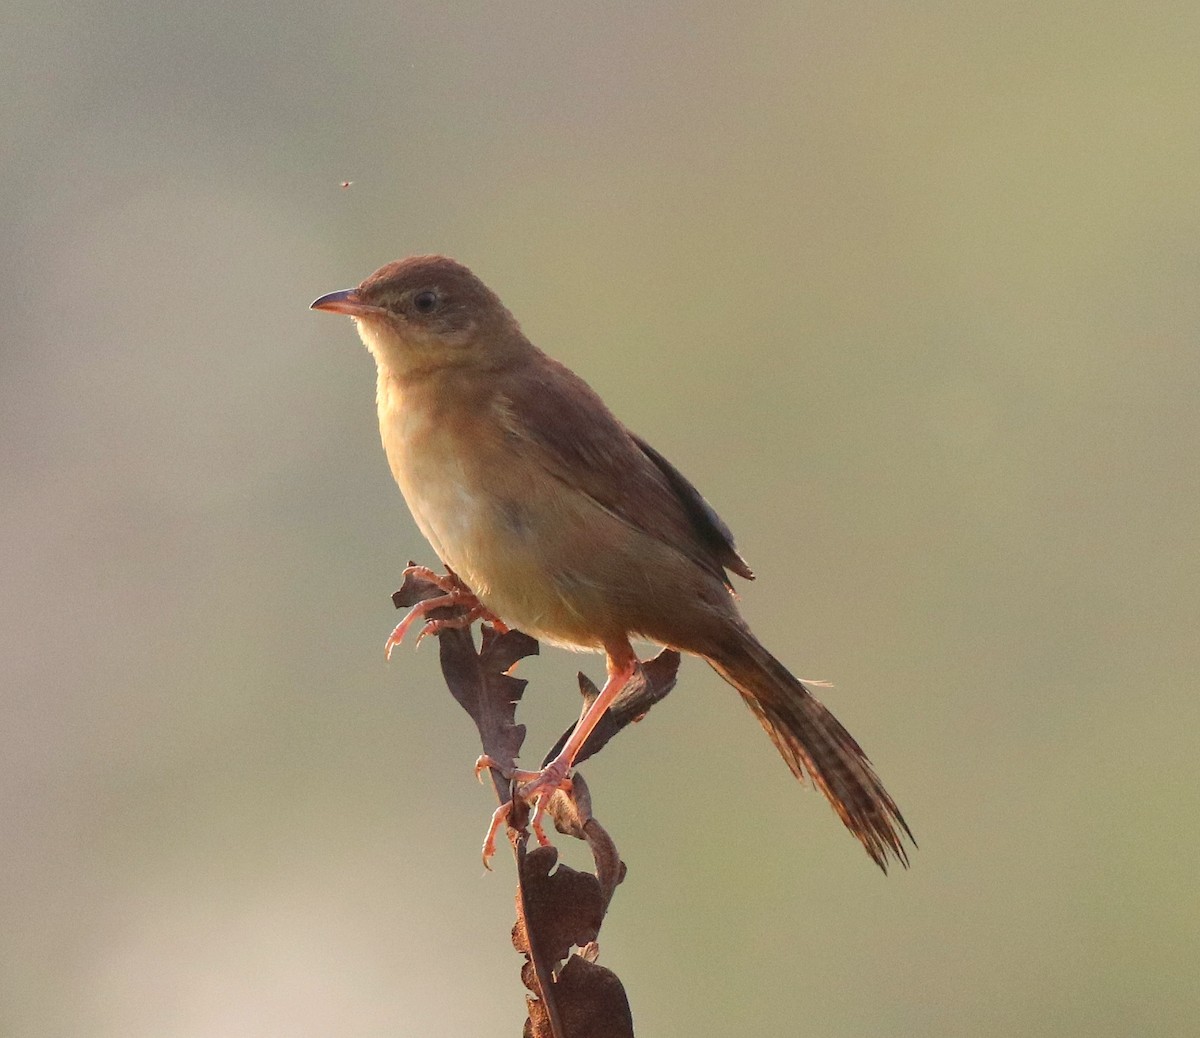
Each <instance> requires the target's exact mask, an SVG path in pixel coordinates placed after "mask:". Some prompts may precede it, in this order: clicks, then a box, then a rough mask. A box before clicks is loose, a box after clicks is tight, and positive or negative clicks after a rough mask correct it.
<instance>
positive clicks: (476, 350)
mask: <svg viewBox="0 0 1200 1038" xmlns="http://www.w3.org/2000/svg"><path fill="white" fill-rule="evenodd" d="M311 307H312V309H314V310H321V311H326V312H331V313H335V314H345V315H349V316H350V317H352V318H353V319H354V322H355V324H356V325H357V329H358V333H359V336H360V338H361V339H362V342H363V344H364V345H365V346H366V348H367V349H368V351H369V352H370V353H371V355H372V357H373V358H374V360H375V365H376V407H377V411H378V415H379V429H380V436H381V438H382V441H383V447H384V451H385V453H386V456H387V460H388V464H389V466H390V468H391V471H392V475H393V476H394V477H395V480H396V483H397V484H398V486H399V488H400V491H401V493H402V495H403V497H404V499H405V501H406V503H407V505H408V508H409V511H410V512H411V513H412V517H413V519H414V520H415V522H416V525H417V527H418V528H419V529H420V531H421V533H422V534H423V535H424V537H425V539H426V540H427V541H428V542H429V544H430V546H431V547H432V548H433V550H434V552H435V553H436V554H437V556H438V558H439V559H440V561H441V562H442V563H443V564H444V565H445V566H446V569H447V574H446V576H445V577H439V582H440V585H439V586H440V587H441V588H442V590H443V592H444V594H443V595H442V596H440V597H437V598H432V599H429V600H427V602H425V603H422V604H421V605H420V606H418V607H417V609H415V610H414V611H413V613H412V614H410V616H409V617H408V618H406V620H405V621H403V622H402V623H401V624H400V625H398V626H397V628H396V630H395V631H394V632H393V634H392V637H391V638H389V639H388V643H387V649H388V652H389V654H390V651H391V649H392V648H393V647H394V646H395V645H396V644H398V642H399V640H400V639H401V638H402V637H403V636H404V632H405V630H406V629H407V627H408V625H409V624H410V623H412V622H414V621H415V620H417V619H422V618H424V615H425V613H426V612H428V611H429V610H430V609H432V608H436V607H438V606H445V605H461V606H463V607H464V610H465V613H464V615H463V618H462V619H461V620H460V621H459V622H460V623H462V622H464V621H465V622H467V623H469V622H471V621H472V620H474V619H476V618H482V619H484V620H485V621H491V622H493V623H495V624H496V625H497V627H498V628H499V629H500V630H501V631H503V630H505V629H507V628H509V627H515V628H518V629H520V630H523V631H525V632H526V633H527V634H529V635H532V636H533V637H535V638H538V639H540V640H542V641H545V642H548V643H550V644H553V645H558V646H564V647H567V648H570V649H574V650H585V651H596V652H601V653H603V654H604V656H605V669H606V673H607V680H606V681H605V683H604V686H603V688H602V689H601V691H600V695H599V696H598V697H597V698H596V699H595V700H594V702H593V703H592V704H591V706H590V707H589V708H588V709H586V710H585V712H584V713H583V715H582V716H581V717H580V719H579V722H578V723H577V724H576V726H575V729H574V731H573V732H572V734H571V736H570V738H569V739H568V740H567V742H566V743H565V744H564V746H563V747H562V749H561V751H560V752H559V754H558V755H557V756H556V757H555V758H554V759H553V760H551V761H550V762H549V763H548V764H547V765H546V766H545V767H544V768H542V769H541V770H540V771H534V772H519V773H516V776H517V778H518V779H519V780H520V784H519V785H518V786H517V791H518V794H519V795H520V796H521V797H522V798H523V799H524V800H526V801H528V802H529V803H531V804H534V805H535V807H536V809H537V810H538V811H539V812H540V810H541V808H543V807H544V805H545V804H546V802H547V800H548V798H549V796H550V795H552V794H553V793H554V792H555V791H556V790H557V789H559V788H566V787H567V786H568V785H569V782H570V775H571V769H572V765H573V762H574V759H575V756H576V755H577V754H578V753H579V751H580V749H581V748H582V746H583V743H584V742H585V740H586V739H587V736H588V734H589V732H590V731H591V729H592V728H593V727H594V726H595V724H596V723H597V722H598V721H599V719H600V717H601V716H602V715H603V713H604V712H605V711H606V710H607V709H608V707H609V705H610V704H611V703H612V701H613V700H614V699H615V698H616V697H617V695H619V693H620V692H621V690H622V689H623V688H624V687H625V686H626V685H627V684H628V683H629V682H630V681H631V680H632V679H633V678H634V676H635V675H636V674H637V672H638V667H639V660H638V657H637V655H636V653H635V650H634V648H633V644H632V642H633V641H634V640H644V641H649V642H653V643H657V644H659V645H663V646H667V647H670V648H673V649H676V650H678V651H680V652H682V653H687V654H690V655H692V656H696V657H699V658H700V659H703V660H705V661H707V663H708V664H709V665H710V666H711V667H712V668H713V670H715V671H716V672H717V673H718V674H719V675H720V676H721V677H722V678H724V679H725V681H726V682H728V683H729V684H730V685H732V686H733V688H734V689H736V690H737V692H738V693H739V694H740V695H741V698H742V699H743V701H744V702H745V703H746V705H747V706H748V707H749V708H750V712H751V713H752V714H753V715H754V717H755V718H757V720H758V721H759V723H760V724H761V725H762V727H763V728H764V729H766V732H767V734H768V735H769V736H770V738H771V741H772V742H773V743H774V745H775V747H776V749H778V751H779V753H780V755H781V756H782V757H783V759H784V761H785V762H786V764H787V766H788V767H789V768H790V769H791V771H792V772H793V774H794V775H795V776H796V777H797V778H799V779H801V780H802V781H804V780H805V779H807V780H810V781H811V782H812V783H813V784H814V785H815V786H816V787H817V788H818V789H819V790H820V791H821V792H822V793H824V794H825V796H826V797H827V798H828V800H829V802H830V804H831V805H832V806H833V809H834V810H835V811H836V812H837V814H838V816H839V817H840V818H841V820H842V822H843V823H844V824H845V826H846V828H847V829H848V830H849V831H850V832H851V833H852V834H853V835H854V836H855V837H857V838H858V840H859V841H860V842H861V844H862V845H863V847H864V848H865V849H866V852H867V854H869V855H870V857H871V858H872V860H873V861H874V862H875V863H876V864H877V865H878V866H879V867H880V868H881V869H883V870H884V872H886V871H887V869H888V865H889V863H891V862H899V863H900V864H901V865H903V866H905V867H907V866H908V863H909V860H908V853H907V849H906V847H905V843H904V838H905V837H907V839H908V840H909V841H910V842H911V843H912V844H913V846H915V845H916V841H915V840H914V839H913V836H912V832H911V831H910V829H909V827H908V825H907V823H906V822H905V820H904V817H903V816H902V814H901V813H900V810H899V808H898V807H897V806H896V803H895V802H894V801H893V800H892V797H891V796H890V795H889V794H888V792H887V790H886V789H885V788H884V786H883V783H882V782H881V780H880V779H879V777H878V775H877V774H876V772H875V769H874V767H873V765H872V764H871V761H870V760H869V759H868V757H867V755H866V754H865V753H864V752H863V750H862V748H861V747H860V746H859V744H858V743H857V742H856V741H855V739H854V737H853V736H852V735H851V734H850V733H849V732H848V731H847V730H846V729H845V728H844V727H843V726H842V724H841V722H839V721H838V720H837V718H836V717H834V715H833V713H832V712H831V711H830V710H828V709H827V708H826V707H825V706H824V705H823V704H822V703H821V702H820V701H818V699H817V698H816V697H815V696H814V695H813V693H812V690H811V688H810V687H809V685H806V684H805V683H804V682H803V681H801V680H800V679H798V678H796V677H794V676H793V675H792V673H791V672H790V671H789V670H788V669H787V667H785V666H784V665H783V664H782V663H780V662H779V661H778V660H777V659H776V658H775V657H774V656H772V655H771V653H770V652H768V651H767V649H766V648H764V647H763V645H762V644H761V642H759V640H758V639H757V637H755V635H754V633H753V632H752V631H751V630H750V627H749V626H748V624H747V623H746V621H745V620H744V619H743V618H742V616H741V614H740V612H739V610H738V607H737V597H736V594H735V590H734V585H733V583H732V580H731V577H734V576H736V577H741V578H744V579H746V580H752V579H753V578H754V574H753V572H752V571H751V569H750V567H749V566H748V565H747V564H746V562H745V560H744V559H743V558H742V556H741V554H740V553H739V552H738V549H737V547H736V546H735V544H734V538H733V535H732V533H731V532H730V529H729V527H728V526H727V525H726V524H725V523H724V522H723V521H722V520H721V518H720V517H719V516H718V515H717V513H716V511H714V509H713V508H712V506H711V505H709V503H708V502H707V501H706V500H705V499H704V497H702V496H701V494H700V492H699V491H698V490H697V489H696V487H695V486H694V485H693V484H692V483H691V482H690V481H689V480H688V479H687V478H686V477H685V476H684V475H683V474H682V473H681V472H680V471H679V470H678V469H677V468H675V466H674V465H672V464H671V462H669V461H668V460H667V459H666V458H665V457H663V455H662V454H660V453H659V452H658V451H657V450H655V449H654V448H653V447H652V446H651V445H650V444H649V443H647V442H646V441H645V440H643V439H642V438H641V437H639V436H638V435H637V434H636V433H633V432H631V431H630V430H629V429H627V428H626V427H625V425H624V424H622V422H621V421H620V420H619V419H618V418H617V417H616V416H615V415H614V414H613V413H612V411H610V410H609V408H608V407H607V406H606V405H605V403H604V402H603V401H602V400H601V398H600V397H599V395H598V394H597V393H596V392H595V391H594V390H592V388H591V387H590V386H589V385H588V384H587V383H586V382H584V380H583V379H582V378H580V377H579V376H578V375H576V374H575V373H574V372H572V371H571V370H570V369H569V368H567V367H566V366H565V365H563V364H561V363H560V362H558V361H557V360H555V359H553V358H552V357H550V356H548V355H547V354H546V353H544V352H542V350H540V349H539V348H538V347H537V346H535V345H534V344H533V343H532V342H530V341H529V339H528V338H527V337H526V336H525V334H524V333H523V332H522V330H521V326H520V324H519V323H518V322H517V320H516V318H515V317H514V316H513V315H512V314H511V313H510V312H509V310H508V309H507V308H506V307H505V306H504V304H503V303H502V302H501V300H500V298H499V297H498V296H497V295H496V293H494V292H493V291H492V290H491V289H489V288H488V287H487V286H486V285H485V284H484V283H483V281H481V280H480V279H479V278H478V277H477V276H476V275H475V274H473V273H472V272H471V271H470V270H469V269H468V268H467V267H466V266H464V265H463V264H461V263H459V262H457V261H456V260H453V259H450V258H448V257H446V256H438V255H418V256H410V257H408V258H406V259H401V260H397V261H395V262H392V263H388V264H386V265H385V266H383V267H380V268H379V269H378V270H376V271H375V272H374V273H373V274H371V275H370V276H369V277H367V278H366V279H365V280H364V281H363V282H362V283H361V284H359V285H358V286H357V287H356V288H351V289H345V290H342V291H337V292H331V293H329V294H328V295H323V296H321V297H320V298H319V299H317V300H315V301H314V302H313V303H312V304H311ZM425 572H426V573H428V572H429V571H427V570H426V571H425ZM453 622H454V621H451V623H453ZM445 623H446V621H430V622H428V626H427V627H426V630H437V629H439V625H444V624H445ZM810 684H812V683H810ZM483 760H484V759H483V758H481V761H483ZM485 763H487V764H491V763H492V762H491V761H485ZM500 815H501V812H499V811H498V812H497V817H495V818H494V819H493V824H492V827H491V829H490V830H489V833H488V839H487V840H486V841H485V850H484V858H485V863H486V860H487V857H488V851H489V844H490V843H491V841H492V839H493V837H494V833H495V830H496V827H497V825H498V824H499V822H500Z"/></svg>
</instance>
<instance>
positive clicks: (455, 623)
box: [384, 566, 508, 660]
mask: <svg viewBox="0 0 1200 1038" xmlns="http://www.w3.org/2000/svg"><path fill="white" fill-rule="evenodd" d="M404 576H405V577H406V578H407V577H409V576H414V577H420V578H421V579H422V580H427V581H429V583H431V584H434V585H436V586H437V587H439V588H441V589H442V590H443V591H444V592H445V594H444V595H439V596H438V597H437V598H427V599H425V600H424V601H423V602H418V603H417V604H416V605H415V606H414V607H413V608H412V609H411V610H409V613H408V615H407V616H406V617H405V618H404V619H403V620H401V621H400V622H399V623H398V624H396V627H395V629H394V630H393V631H392V633H391V634H390V635H389V636H388V640H387V642H386V644H385V645H384V653H385V654H386V656H387V658H388V659H389V660H390V659H391V658H392V650H393V649H394V648H395V647H396V646H397V645H399V644H400V643H401V642H402V641H403V640H404V636H405V634H407V633H408V629H409V628H410V627H411V626H412V625H413V623H414V621H416V620H418V619H424V617H425V614H426V613H429V612H431V611H432V610H434V609H445V608H447V607H448V606H464V607H466V610H467V611H466V613H464V614H463V615H462V616H456V617H452V618H450V619H447V620H427V621H426V622H425V626H424V627H423V628H422V630H421V633H420V635H419V636H418V637H417V644H418V645H420V644H421V639H422V638H424V637H425V635H427V634H437V633H438V632H439V631H445V630H453V629H455V628H460V627H470V626H471V624H473V623H474V622H475V621H476V620H484V621H486V622H487V623H490V624H491V625H492V626H493V627H495V628H496V630H497V631H498V632H499V633H500V634H506V633H507V632H508V627H507V626H505V624H504V623H503V622H502V621H501V619H500V617H498V616H497V615H496V614H495V613H493V612H492V611H491V610H490V609H488V608H486V607H485V606H484V605H483V604H482V603H481V602H480V601H479V599H478V598H476V597H475V592H474V591H472V590H471V589H470V588H469V587H467V585H466V584H464V583H463V582H462V580H461V579H459V576H458V574H457V573H455V572H454V571H453V570H450V571H448V572H447V573H446V575H445V576H441V575H439V574H437V573H434V572H433V570H431V569H430V568H429V567H428V566H409V567H408V569H406V570H405V571H404Z"/></svg>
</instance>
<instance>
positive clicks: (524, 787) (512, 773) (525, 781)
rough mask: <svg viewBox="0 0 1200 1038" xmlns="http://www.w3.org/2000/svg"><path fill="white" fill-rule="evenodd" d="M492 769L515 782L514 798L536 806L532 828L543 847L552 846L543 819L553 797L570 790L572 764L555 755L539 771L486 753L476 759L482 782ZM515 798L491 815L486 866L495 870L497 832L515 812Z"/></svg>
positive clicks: (477, 775) (476, 769)
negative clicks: (505, 764) (502, 761)
mask: <svg viewBox="0 0 1200 1038" xmlns="http://www.w3.org/2000/svg"><path fill="white" fill-rule="evenodd" d="M489 768H495V769H496V770H497V771H499V772H500V774H501V775H503V776H504V777H505V778H506V779H508V780H509V781H510V782H511V783H512V785H513V797H514V798H515V799H519V800H521V801H523V802H525V803H526V804H532V805H533V814H532V815H530V818H529V827H530V828H531V829H532V830H533V835H534V836H535V837H536V838H537V842H538V843H539V844H540V845H541V846H542V847H549V846H550V838H549V837H548V836H547V835H546V830H545V829H544V828H543V827H542V818H543V816H544V815H545V813H546V807H547V805H548V804H549V803H550V798H551V797H552V796H554V794H555V793H557V792H558V791H559V790H560V789H561V790H564V791H570V789H571V777H570V771H571V766H570V765H569V764H568V763H567V762H566V760H565V759H564V758H561V757H555V758H554V760H552V761H551V762H550V763H549V764H547V765H546V767H544V768H542V769H541V770H540V771H522V770H521V769H519V768H505V767H502V766H501V765H499V764H497V763H496V761H494V760H493V759H492V758H491V757H489V756H488V755H487V754H486V753H485V754H483V755H482V756H481V757H480V758H479V759H478V760H477V761H475V777H476V778H477V779H479V781H480V782H482V781H483V773H484V772H485V771H487V770H488V769H489ZM512 806H513V801H512V800H506V801H505V802H504V803H503V804H501V805H500V806H499V807H498V808H496V810H495V812H493V814H492V820H491V822H490V823H489V825H488V830H487V833H486V834H485V836H484V838H483V867H484V868H485V869H487V870H488V871H489V872H490V871H491V870H492V866H491V859H492V856H493V855H494V854H495V853H496V834H497V833H498V832H499V831H500V826H501V825H503V824H504V823H505V822H506V821H507V820H508V818H509V816H510V815H511V814H512Z"/></svg>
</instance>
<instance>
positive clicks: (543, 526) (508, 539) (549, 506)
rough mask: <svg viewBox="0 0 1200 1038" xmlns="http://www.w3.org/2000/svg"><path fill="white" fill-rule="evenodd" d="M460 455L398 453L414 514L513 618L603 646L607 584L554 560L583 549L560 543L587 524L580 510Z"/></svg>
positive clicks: (553, 637) (539, 632)
mask: <svg viewBox="0 0 1200 1038" xmlns="http://www.w3.org/2000/svg"><path fill="white" fill-rule="evenodd" d="M389 457H391V454H390V452H389ZM462 458H463V455H457V456H455V457H450V456H444V457H441V458H439V457H438V456H437V452H436V451H431V452H426V453H424V454H423V455H422V456H420V457H412V456H409V457H408V458H407V459H405V461H404V464H401V465H397V464H395V459H393V472H394V474H395V476H396V481H397V483H399V485H400V489H401V491H402V493H403V494H404V498H405V501H406V502H407V503H408V507H409V510H410V511H411V512H412V515H413V519H414V520H415V521H416V523H417V526H418V527H419V528H420V530H421V533H422V534H424V536H425V539H426V540H428V541H429V543H430V545H431V546H432V547H433V549H434V551H436V552H437V554H438V557H439V558H440V559H441V560H442V561H443V562H444V563H445V564H446V565H447V566H449V567H450V568H451V569H452V570H454V572H455V573H457V574H458V575H459V577H461V578H462V579H463V581H464V582H465V583H466V584H467V586H468V587H470V588H471V590H472V591H474V592H475V594H476V596H477V597H478V598H479V600H480V602H482V603H483V604H484V605H485V606H486V607H487V608H488V609H489V610H491V611H492V612H493V613H495V614H496V615H497V616H499V617H500V618H501V619H502V620H503V621H504V622H505V623H507V624H508V625H509V626H512V627H517V628H519V629H521V630H523V631H525V632H526V633H528V634H531V635H533V636H534V637H536V638H539V639H541V640H543V641H547V642H551V643H554V644H559V645H566V646H570V647H573V648H581V649H595V648H599V647H601V646H602V645H603V642H604V640H605V637H606V635H608V634H609V633H610V632H609V630H608V628H609V626H611V625H610V624H609V623H608V622H607V620H606V612H607V610H606V601H605V596H604V594H603V593H602V589H601V588H600V587H599V586H598V582H597V581H596V580H595V579H594V578H593V577H591V576H590V575H589V574H588V573H586V572H577V571H576V570H573V569H570V568H566V569H564V568H563V566H562V565H561V564H556V563H555V561H554V560H556V559H557V560H562V559H569V558H578V557H579V555H578V549H577V548H576V549H575V550H569V551H567V552H564V551H563V550H562V549H563V548H564V547H566V545H565V544H564V542H565V541H571V540H577V539H578V538H579V536H580V534H581V532H582V531H581V528H580V524H579V521H578V517H576V516H572V515H569V514H561V509H558V508H556V507H555V505H556V501H555V500H554V499H553V498H552V499H551V500H550V501H548V502H547V501H546V500H544V499H540V498H539V494H538V491H537V490H536V489H535V488H534V486H533V485H531V484H530V483H529V482H528V481H525V482H524V483H522V482H521V481H515V486H520V487H521V489H522V492H521V493H517V492H515V486H514V481H513V480H511V479H499V478H495V477H496V474H497V470H496V469H494V468H491V469H489V468H488V467H487V466H480V465H474V466H472V465H469V464H468V465H463V463H462ZM510 466H511V463H510ZM481 477H482V478H481ZM593 547H596V546H593ZM584 554H585V557H586V556H590V554H591V553H590V552H586V551H585V553H584Z"/></svg>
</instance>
